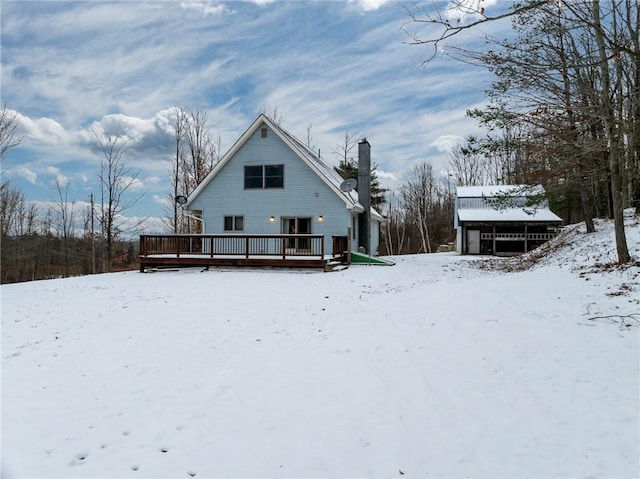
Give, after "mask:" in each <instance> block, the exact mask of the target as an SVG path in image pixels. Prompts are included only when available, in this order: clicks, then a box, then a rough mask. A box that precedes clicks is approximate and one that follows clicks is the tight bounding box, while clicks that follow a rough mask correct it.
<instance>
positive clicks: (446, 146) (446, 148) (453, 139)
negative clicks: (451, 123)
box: [431, 135, 464, 153]
mask: <svg viewBox="0 0 640 479" xmlns="http://www.w3.org/2000/svg"><path fill="white" fill-rule="evenodd" d="M463 141H464V138H462V137H461V136H458V135H442V136H439V137H438V138H436V139H435V140H433V141H432V142H431V146H434V147H436V148H437V149H438V151H442V152H445V153H448V152H450V151H451V149H452V148H453V147H454V146H456V145H457V144H458V143H462V142H463Z"/></svg>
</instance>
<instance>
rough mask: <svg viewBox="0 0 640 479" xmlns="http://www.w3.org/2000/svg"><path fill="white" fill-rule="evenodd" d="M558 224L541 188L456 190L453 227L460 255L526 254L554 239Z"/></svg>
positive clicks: (485, 187)
mask: <svg viewBox="0 0 640 479" xmlns="http://www.w3.org/2000/svg"><path fill="white" fill-rule="evenodd" d="M561 223H562V219H561V218H560V217H559V216H557V215H556V214H555V213H553V212H552V211H551V210H550V209H549V204H548V202H547V201H546V199H544V188H543V187H542V186H539V185H538V186H534V187H531V186H524V185H494V186H459V187H458V188H456V203H455V216H454V226H455V228H456V232H457V234H456V250H457V251H458V252H459V253H461V254H494V255H512V254H520V253H525V252H527V251H531V250H532V249H534V248H536V247H538V246H539V245H541V244H542V243H544V242H546V241H548V240H549V239H551V238H553V237H554V236H555V235H556V233H557V228H558V226H559V225H560V224H561Z"/></svg>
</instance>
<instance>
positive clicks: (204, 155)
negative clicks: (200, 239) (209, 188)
mask: <svg viewBox="0 0 640 479" xmlns="http://www.w3.org/2000/svg"><path fill="white" fill-rule="evenodd" d="M175 115H176V116H175V120H174V141H175V157H174V162H173V167H172V171H171V189H170V191H167V199H168V201H169V205H171V206H170V212H169V211H167V217H168V222H167V223H168V224H169V227H170V229H171V230H172V231H173V232H174V233H181V232H187V231H193V230H194V228H192V227H193V226H194V225H193V222H192V221H191V220H190V219H189V218H188V217H185V216H184V215H181V214H180V207H179V205H178V204H177V202H176V198H177V197H178V196H188V195H189V194H190V193H191V192H192V191H193V190H194V189H196V188H197V186H198V185H199V184H200V183H201V182H202V181H203V180H204V179H205V178H206V176H207V175H208V174H209V173H210V172H211V170H213V168H214V167H215V165H217V164H218V162H219V161H220V146H221V143H222V138H221V136H220V134H218V135H217V136H216V137H214V136H213V134H212V133H211V130H210V129H209V126H208V114H207V112H206V111H204V110H198V111H194V112H187V111H185V110H184V109H182V108H178V107H176V108H175ZM199 228H201V223H199V222H198V223H196V224H195V230H196V231H197V230H198V229H199Z"/></svg>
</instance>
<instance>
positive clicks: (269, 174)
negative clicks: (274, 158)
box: [244, 165, 284, 189]
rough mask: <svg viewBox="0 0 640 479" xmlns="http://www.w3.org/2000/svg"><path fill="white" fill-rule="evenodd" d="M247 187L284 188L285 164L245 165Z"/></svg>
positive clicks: (245, 184) (245, 183)
mask: <svg viewBox="0 0 640 479" xmlns="http://www.w3.org/2000/svg"><path fill="white" fill-rule="evenodd" d="M244 187H245V189H255V188H258V189H265V188H284V165H257V166H245V167H244Z"/></svg>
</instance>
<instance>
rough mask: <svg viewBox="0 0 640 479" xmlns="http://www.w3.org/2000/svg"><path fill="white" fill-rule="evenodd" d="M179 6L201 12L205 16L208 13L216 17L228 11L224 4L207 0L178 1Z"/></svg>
mask: <svg viewBox="0 0 640 479" xmlns="http://www.w3.org/2000/svg"><path fill="white" fill-rule="evenodd" d="M180 6H181V7H182V8H183V9H185V10H193V11H196V12H199V13H202V15H204V16H205V17H206V16H208V15H213V16H216V17H217V16H220V15H223V14H225V13H227V12H229V9H228V8H227V6H226V5H225V4H222V3H219V2H212V1H208V0H189V1H187V0H185V1H182V2H180Z"/></svg>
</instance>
